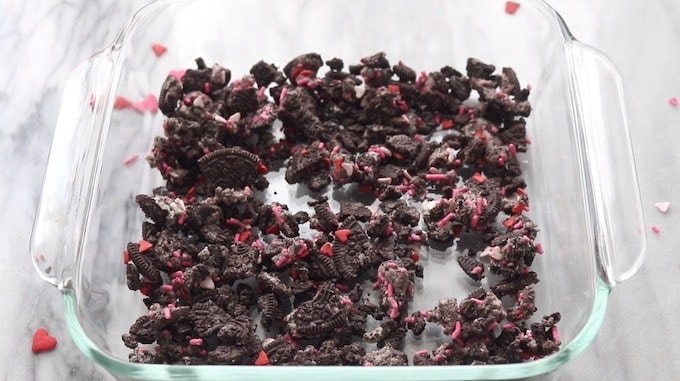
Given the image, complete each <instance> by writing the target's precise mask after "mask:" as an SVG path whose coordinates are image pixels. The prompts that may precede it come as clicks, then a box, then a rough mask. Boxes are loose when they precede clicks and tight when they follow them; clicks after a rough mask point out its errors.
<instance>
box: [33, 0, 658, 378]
mask: <svg viewBox="0 0 680 381" xmlns="http://www.w3.org/2000/svg"><path fill="white" fill-rule="evenodd" d="M157 42H159V43H162V44H164V45H166V46H167V47H168V52H167V53H166V54H165V55H164V56H162V57H160V58H158V57H156V56H154V55H153V53H151V49H150V46H151V44H152V43H157ZM379 51H384V52H386V53H387V57H388V58H389V59H390V60H391V61H393V62H396V61H398V60H402V61H403V62H405V63H406V64H407V65H409V66H411V67H413V68H417V69H422V70H437V69H439V68H440V67H442V66H444V65H451V66H453V67H455V68H464V67H465V62H466V59H467V58H468V57H477V58H479V59H481V60H483V61H485V62H489V63H493V64H495V65H497V67H502V66H509V67H512V68H514V69H515V70H516V72H517V73H518V76H519V78H520V80H521V81H522V83H523V85H526V84H527V83H529V84H531V85H532V87H533V89H534V90H533V92H532V95H531V97H530V100H531V102H532V105H533V107H534V111H533V112H532V115H531V117H530V118H529V119H528V125H527V128H528V136H529V137H530V138H531V140H532V145H531V147H530V149H529V152H528V153H527V154H525V155H524V156H523V160H524V161H525V165H524V171H525V177H526V180H527V183H528V188H527V189H528V191H529V193H530V195H531V197H532V198H531V212H530V213H529V216H530V217H531V218H532V219H533V220H534V221H535V222H536V223H537V224H538V226H539V227H540V229H541V232H540V234H539V240H540V241H541V242H542V244H543V247H544V251H545V255H543V256H541V257H540V258H539V259H537V260H536V261H535V264H534V268H535V269H536V271H537V272H538V273H539V275H541V282H540V283H538V284H537V286H536V289H537V294H538V300H537V305H538V306H539V308H540V310H539V311H538V312H537V314H536V316H539V317H540V316H542V315H541V314H548V313H551V312H553V311H560V312H561V314H562V317H563V320H562V322H561V323H560V332H561V336H562V347H561V350H560V351H559V352H558V353H556V354H554V355H551V356H549V357H546V358H543V359H540V360H536V361H531V362H527V363H523V364H512V365H485V366H436V367H435V366H433V367H399V368H382V367H381V368H373V367H345V368H343V369H342V370H341V371H340V370H339V369H337V367H324V366H318V367H252V366H179V365H144V364H133V363H129V362H128V361H127V354H128V352H129V350H128V349H127V348H126V347H124V345H123V343H122V341H121V339H120V335H121V334H122V333H123V332H126V330H127V329H128V328H129V325H130V324H131V323H132V322H134V320H135V319H136V317H138V316H139V315H141V314H142V313H144V312H145V311H144V306H143V304H142V303H141V298H140V296H139V294H137V293H133V292H130V291H129V290H128V289H127V288H126V285H125V268H124V266H123V265H122V264H121V252H122V250H123V248H124V244H125V243H126V242H128V241H136V240H137V239H139V236H140V225H141V221H142V219H143V216H142V214H141V213H140V211H139V210H138V208H137V207H136V205H135V203H134V200H133V198H134V196H135V195H136V194H138V193H148V192H149V191H150V190H151V189H153V188H154V187H155V186H158V185H160V184H161V179H160V177H159V176H157V174H156V172H155V171H153V170H150V169H149V168H148V166H147V165H146V163H144V160H141V158H140V160H138V162H136V163H133V164H132V165H130V166H124V165H123V164H122V163H123V161H124V160H125V159H126V157H128V156H129V155H130V154H134V153H137V154H140V155H141V156H143V155H144V153H145V152H146V151H147V150H148V149H149V148H150V144H151V142H152V140H153V137H154V136H156V135H158V134H160V133H161V127H160V126H161V122H162V118H163V116H162V115H160V113H159V114H150V113H144V114H139V113H135V112H121V111H119V110H114V107H113V104H114V100H115V97H116V96H117V95H123V96H126V97H128V98H130V99H142V98H144V97H145V96H146V95H147V94H149V93H157V92H158V90H159V89H160V86H161V83H162V81H163V80H164V79H165V76H166V74H167V73H168V71H169V70H171V69H178V68H183V67H190V66H193V60H194V59H195V58H196V57H199V56H200V57H203V58H204V59H205V61H206V62H207V63H208V64H209V65H210V64H212V63H214V62H216V63H220V64H222V65H223V66H225V67H228V68H230V69H231V71H232V73H233V74H234V75H235V76H238V75H240V74H245V73H247V72H248V70H249V68H250V66H251V65H252V64H254V63H255V62H257V61H259V60H260V59H264V60H265V61H266V62H274V63H276V64H278V65H279V66H282V65H284V64H285V63H286V62H287V61H288V60H289V59H290V58H291V57H294V56H296V55H298V54H302V53H307V52H318V53H320V54H321V55H322V57H324V59H329V58H332V57H341V58H343V59H344V60H345V62H348V63H350V62H358V60H359V59H360V58H361V57H364V56H367V55H371V54H374V53H376V52H379ZM274 190H278V193H279V194H280V195H281V197H282V198H283V200H282V201H284V202H292V203H294V202H298V203H299V202H301V201H300V200H297V201H296V197H297V196H296V194H295V192H294V191H289V189H288V187H287V186H286V184H282V183H272V188H271V189H270V190H269V191H272V192H273V191H274ZM302 202H303V203H304V201H302ZM643 227H644V222H643V220H642V214H641V207H640V200H639V193H638V185H637V175H636V169H635V163H634V158H633V155H632V150H631V147H630V140H629V134H628V126H627V121H626V116H625V108H624V103H623V96H622V93H621V84H620V79H619V76H618V74H617V71H616V69H615V67H614V66H613V65H612V63H611V62H610V61H609V60H608V59H607V58H606V57H605V56H604V55H602V54H601V53H599V52H597V51H596V50H594V49H592V48H590V47H588V46H585V45H583V44H582V43H580V42H578V41H577V40H575V39H574V38H573V37H572V36H571V34H570V33H569V31H568V29H567V27H566V25H565V24H564V22H563V20H562V19H561V18H560V16H559V15H558V14H557V13H556V12H555V11H554V10H553V9H552V8H550V7H549V6H548V5H546V4H545V3H543V2H541V1H537V0H536V1H534V0H524V1H522V2H521V6H520V8H519V10H518V11H517V12H516V13H515V14H514V15H508V14H506V13H505V12H504V2H503V1H498V0H425V1H418V2H415V1H409V0H398V1H391V0H380V1H368V0H365V1H355V2H346V1H340V0H330V1H305V0H288V1H276V0H251V1H237V0H193V1H192V0H184V1H181V0H175V1H157V2H154V3H152V4H150V5H148V6H146V7H145V8H143V9H142V10H140V11H139V12H138V13H137V14H136V15H135V16H134V17H133V18H132V19H131V20H130V21H129V22H128V23H126V24H125V26H124V27H123V28H122V30H121V32H120V33H119V35H118V37H117V38H116V40H115V42H114V43H113V45H111V46H110V47H109V48H107V49H105V50H103V51H102V52H100V53H98V54H96V55H94V56H92V57H91V58H90V59H89V60H88V61H86V62H84V63H83V64H82V65H81V66H79V67H78V68H77V69H76V70H75V71H74V73H73V74H72V76H71V78H70V79H69V82H68V83H67V86H66V90H65V93H64V99H63V105H62V109H61V110H60V114H59V120H58V123H57V129H56V132H55V137H54V141H53V144H52V149H51V152H50V158H49V162H48V166H47V170H46V173H45V178H44V183H43V189H42V195H41V200H40V205H39V209H38V211H37V215H36V220H35V225H34V229H33V235H32V239H31V248H30V251H31V255H32V258H33V261H34V264H35V268H36V270H37V271H38V273H39V274H40V276H41V277H42V278H43V279H45V280H46V281H47V282H49V283H51V284H53V285H55V286H56V287H57V288H58V289H59V290H60V291H61V293H62V295H63V298H64V306H65V311H66V321H67V323H68V325H69V329H70V331H71V334H72V336H73V339H74V340H75V342H76V344H77V345H78V347H79V348H80V349H81V350H82V351H83V352H84V353H85V354H86V355H87V356H88V357H90V358H91V359H92V360H93V361H94V362H96V363H98V364H100V365H101V366H103V367H104V368H106V369H107V370H108V371H110V372H112V373H114V374H116V375H119V376H123V377H129V378H135V379H146V380H186V379H193V380H232V379H233V380H240V381H242V380H269V379H278V380H318V379H321V378H323V379H325V380H328V381H331V380H346V379H351V380H372V381H376V380H391V381H397V380H475V379H512V378H524V377H531V376H534V375H538V374H543V373H546V372H550V371H553V370H555V369H557V368H558V367H559V366H560V365H562V364H564V363H565V362H567V361H568V360H569V359H570V358H572V357H574V356H575V355H577V354H578V353H580V352H581V351H583V349H584V348H585V347H586V346H588V345H589V344H590V343H591V341H592V340H593V338H594V337H595V335H596V334H597V331H598V329H599V327H600V324H601V322H602V320H603V318H604V315H605V311H606V305H607V299H608V295H609V292H610V290H611V289H612V288H613V287H614V286H616V284H617V283H619V282H621V281H623V280H625V279H626V278H628V277H630V276H631V275H632V274H633V273H634V272H635V271H636V270H637V268H638V267H639V266H640V265H641V263H642V261H643V259H644V252H645V234H646V233H645V229H644V228H643ZM451 258H453V256H451ZM448 259H449V258H447V257H435V256H430V257H426V258H424V262H425V279H424V280H423V284H422V289H421V290H420V291H419V292H420V294H419V295H417V300H418V303H421V304H422V307H424V308H431V306H433V305H434V304H435V303H436V301H437V300H438V299H439V298H441V297H444V296H461V295H465V294H466V293H467V292H469V291H470V284H469V283H468V282H465V281H464V280H460V279H450V277H447V276H445V275H446V274H447V271H449V269H451V268H453V269H456V270H457V268H456V266H457V264H456V263H455V258H454V259H453V260H448ZM450 266H453V267H450ZM418 306H419V305H416V306H415V308H418ZM414 340H415V339H414ZM411 344H412V345H414V346H416V345H419V344H418V343H416V342H413V343H411ZM421 344H422V343H421Z"/></svg>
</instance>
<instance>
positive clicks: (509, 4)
mask: <svg viewBox="0 0 680 381" xmlns="http://www.w3.org/2000/svg"><path fill="white" fill-rule="evenodd" d="M519 5H520V4H519V3H516V2H514V1H506V2H505V13H507V14H509V15H514V14H515V12H517V9H518V8H519Z"/></svg>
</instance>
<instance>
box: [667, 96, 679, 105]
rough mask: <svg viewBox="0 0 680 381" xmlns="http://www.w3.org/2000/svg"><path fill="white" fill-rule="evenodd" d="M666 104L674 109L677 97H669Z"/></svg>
mask: <svg viewBox="0 0 680 381" xmlns="http://www.w3.org/2000/svg"><path fill="white" fill-rule="evenodd" d="M668 104H669V105H671V106H673V107H675V106H677V105H678V98H677V97H670V98H668Z"/></svg>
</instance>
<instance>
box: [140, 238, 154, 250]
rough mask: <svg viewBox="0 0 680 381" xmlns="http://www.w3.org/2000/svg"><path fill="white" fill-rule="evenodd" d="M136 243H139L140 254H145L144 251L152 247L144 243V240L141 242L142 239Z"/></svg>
mask: <svg viewBox="0 0 680 381" xmlns="http://www.w3.org/2000/svg"><path fill="white" fill-rule="evenodd" d="M138 243H139V252H140V253H143V252H145V251H147V250H149V249H151V248H152V247H153V243H151V242H149V241H146V240H143V239H140V240H139V242H138Z"/></svg>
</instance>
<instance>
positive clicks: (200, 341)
mask: <svg viewBox="0 0 680 381" xmlns="http://www.w3.org/2000/svg"><path fill="white" fill-rule="evenodd" d="M201 344H203V339H201V338H200V337H199V338H197V339H191V340H189V345H194V346H199V345H201Z"/></svg>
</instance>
